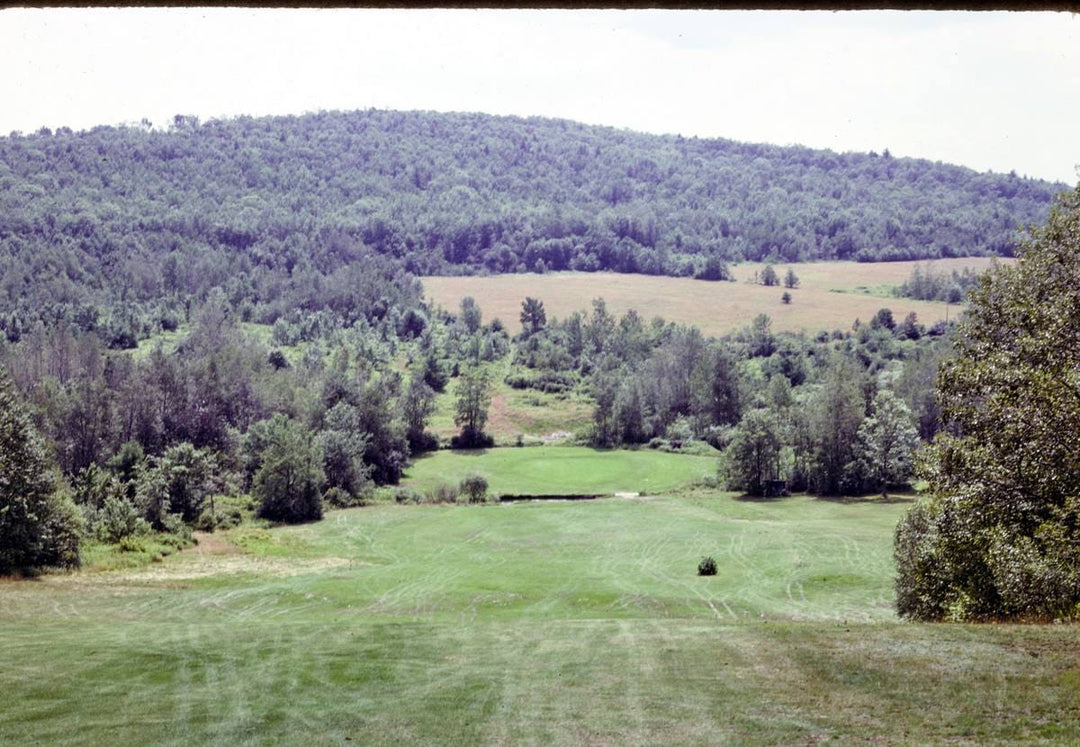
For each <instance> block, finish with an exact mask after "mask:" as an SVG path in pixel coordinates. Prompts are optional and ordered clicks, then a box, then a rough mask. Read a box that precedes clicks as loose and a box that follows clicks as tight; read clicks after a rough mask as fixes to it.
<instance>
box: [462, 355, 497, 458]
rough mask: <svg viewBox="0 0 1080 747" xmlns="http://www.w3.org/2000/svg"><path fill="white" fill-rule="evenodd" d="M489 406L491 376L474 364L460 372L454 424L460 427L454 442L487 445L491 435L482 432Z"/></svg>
mask: <svg viewBox="0 0 1080 747" xmlns="http://www.w3.org/2000/svg"><path fill="white" fill-rule="evenodd" d="M490 406H491V377H490V375H489V374H488V372H487V370H486V369H484V368H482V367H480V366H474V367H472V368H470V369H469V370H467V371H466V372H465V373H464V374H462V376H461V378H460V379H459V380H458V385H457V401H456V403H455V407H454V425H456V426H458V427H459V428H461V433H460V434H459V435H458V436H457V439H456V443H457V444H458V445H460V446H462V447H464V448H473V447H477V446H487V445H490V443H491V437H490V436H488V435H487V434H486V433H484V426H485V425H487V417H488V408H489V407H490Z"/></svg>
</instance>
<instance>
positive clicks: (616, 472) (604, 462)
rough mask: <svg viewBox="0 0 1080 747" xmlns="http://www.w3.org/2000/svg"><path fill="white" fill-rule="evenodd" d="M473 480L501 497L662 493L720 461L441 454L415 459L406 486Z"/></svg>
mask: <svg viewBox="0 0 1080 747" xmlns="http://www.w3.org/2000/svg"><path fill="white" fill-rule="evenodd" d="M468 475H480V476H482V477H484V478H485V479H487V481H488V487H489V489H490V491H491V492H492V493H495V494H499V495H506V494H518V495H520V494H527V495H568V494H581V493H599V494H612V493H620V492H623V493H657V492H660V491H666V490H674V489H676V488H681V487H684V486H687V485H690V484H692V483H694V482H698V481H700V480H701V479H702V478H704V477H713V476H715V475H716V457H715V456H714V457H704V456H693V455H689V454H676V453H668V452H662V451H650V450H648V449H639V450H637V451H627V450H622V449H619V450H615V449H612V450H605V449H592V448H588V447H584V446H530V447H527V448H520V449H515V448H499V449H477V450H469V451H436V452H431V453H428V454H424V455H422V456H420V457H419V458H416V459H415V460H414V463H413V464H412V466H410V467H409V469H408V470H407V471H406V472H405V484H406V485H409V486H411V487H414V488H417V489H419V490H427V489H430V488H433V487H436V486H438V485H441V484H449V485H457V484H458V483H459V482H460V481H461V479H462V478H464V477H466V476H468Z"/></svg>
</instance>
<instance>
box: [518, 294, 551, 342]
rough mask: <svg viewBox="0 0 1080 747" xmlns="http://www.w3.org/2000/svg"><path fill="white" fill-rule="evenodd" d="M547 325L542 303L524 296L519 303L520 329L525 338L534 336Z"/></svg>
mask: <svg viewBox="0 0 1080 747" xmlns="http://www.w3.org/2000/svg"><path fill="white" fill-rule="evenodd" d="M545 324H547V314H546V313H545V312H544V302H543V301H541V300H539V299H537V298H532V297H531V296H526V297H525V300H524V301H522V302H521V327H522V329H523V330H524V331H525V334H526V336H529V335H535V334H536V333H537V332H539V331H540V330H542V329H543V328H544V325H545Z"/></svg>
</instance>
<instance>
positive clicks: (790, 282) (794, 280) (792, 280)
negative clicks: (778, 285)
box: [784, 267, 799, 288]
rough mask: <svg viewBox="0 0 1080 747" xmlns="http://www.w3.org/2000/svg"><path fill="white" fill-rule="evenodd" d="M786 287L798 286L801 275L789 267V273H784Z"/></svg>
mask: <svg viewBox="0 0 1080 747" xmlns="http://www.w3.org/2000/svg"><path fill="white" fill-rule="evenodd" d="M784 287H785V288H798V287H799V276H798V275H796V274H795V270H793V269H792V268H790V267H789V268H788V271H787V274H786V275H784Z"/></svg>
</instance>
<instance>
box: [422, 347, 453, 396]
mask: <svg viewBox="0 0 1080 747" xmlns="http://www.w3.org/2000/svg"><path fill="white" fill-rule="evenodd" d="M423 377H424V383H425V384H427V385H428V386H429V387H431V388H432V390H433V391H436V392H441V391H443V390H445V389H446V382H447V381H448V380H449V377H448V376H447V375H446V371H445V370H444V369H443V366H442V364H441V363H440V362H439V357H438V355H436V353H435V351H434V350H429V351H428V354H427V355H426V356H424V371H423Z"/></svg>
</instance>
